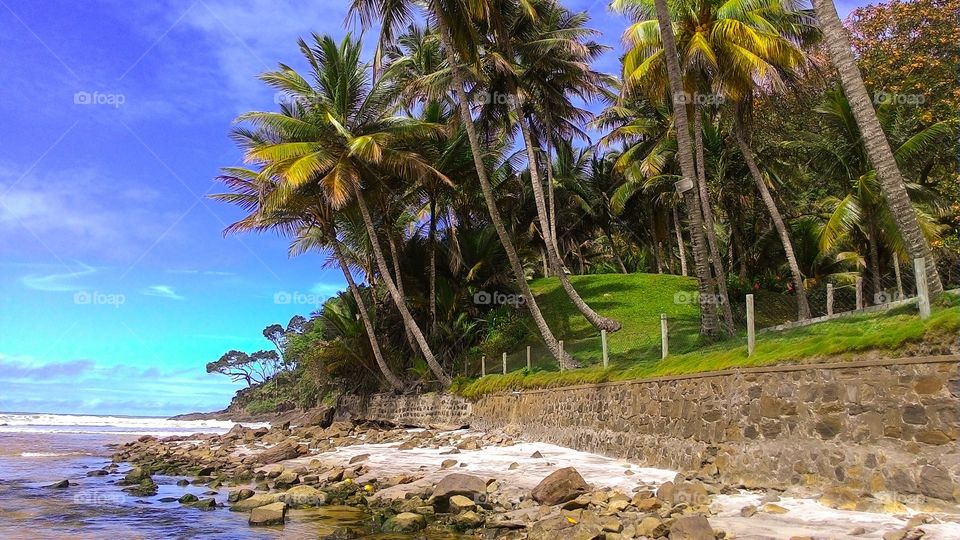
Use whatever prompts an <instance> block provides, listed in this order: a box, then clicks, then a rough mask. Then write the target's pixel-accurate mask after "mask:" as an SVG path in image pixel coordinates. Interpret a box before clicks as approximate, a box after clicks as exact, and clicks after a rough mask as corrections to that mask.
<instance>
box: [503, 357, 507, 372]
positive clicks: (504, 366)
mask: <svg viewBox="0 0 960 540" xmlns="http://www.w3.org/2000/svg"><path fill="white" fill-rule="evenodd" d="M503 374H504V375H506V374H507V353H506V352H504V353H503Z"/></svg>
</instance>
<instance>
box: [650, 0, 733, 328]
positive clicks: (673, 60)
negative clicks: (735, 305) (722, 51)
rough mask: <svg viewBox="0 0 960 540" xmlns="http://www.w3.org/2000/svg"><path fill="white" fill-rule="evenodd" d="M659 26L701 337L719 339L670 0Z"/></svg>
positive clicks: (660, 0)
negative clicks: (691, 246) (697, 291)
mask: <svg viewBox="0 0 960 540" xmlns="http://www.w3.org/2000/svg"><path fill="white" fill-rule="evenodd" d="M655 7H656V13H657V22H658V24H659V27H660V34H661V35H662V36H663V54H664V56H665V58H666V64H667V75H668V79H669V81H670V93H671V97H672V100H673V116H674V124H675V125H676V128H677V148H678V154H679V156H678V157H679V161H680V170H681V172H682V174H683V180H682V181H681V182H682V184H680V185H679V186H678V191H681V192H682V193H683V196H684V199H685V200H686V206H687V218H688V219H689V221H690V237H691V239H692V240H693V260H694V266H695V267H696V269H697V282H698V284H699V289H700V298H701V301H700V333H701V334H703V335H705V336H715V335H717V334H718V333H719V330H720V328H719V319H718V318H717V310H716V303H715V302H713V301H712V299H713V298H715V296H714V291H715V289H714V286H713V279H712V277H711V276H710V267H709V254H708V249H709V248H708V247H707V241H706V238H705V235H704V232H703V220H702V219H701V216H702V214H701V210H700V201H699V196H698V195H697V192H696V191H695V190H694V189H693V188H694V186H695V185H696V184H695V182H696V172H695V170H694V164H693V145H692V143H691V141H690V126H689V124H688V123H687V110H686V106H685V104H684V101H685V100H684V99H683V96H684V95H685V94H684V91H683V73H682V72H681V71H680V59H679V57H678V56H677V44H676V42H675V41H674V37H673V28H672V23H671V20H670V11H669V9H668V8H667V1H666V0H655Z"/></svg>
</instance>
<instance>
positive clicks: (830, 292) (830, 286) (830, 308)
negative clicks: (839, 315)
mask: <svg viewBox="0 0 960 540" xmlns="http://www.w3.org/2000/svg"><path fill="white" fill-rule="evenodd" d="M830 315H833V283H827V316H830Z"/></svg>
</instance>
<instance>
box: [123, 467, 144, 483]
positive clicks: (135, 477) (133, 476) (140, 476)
mask: <svg viewBox="0 0 960 540" xmlns="http://www.w3.org/2000/svg"><path fill="white" fill-rule="evenodd" d="M149 478H150V471H148V470H147V469H144V468H143V467H134V468H132V469H130V472H128V473H127V474H126V476H124V477H123V480H121V481H120V485H121V486H132V485H135V484H139V483H140V482H143V481H144V480H146V479H149Z"/></svg>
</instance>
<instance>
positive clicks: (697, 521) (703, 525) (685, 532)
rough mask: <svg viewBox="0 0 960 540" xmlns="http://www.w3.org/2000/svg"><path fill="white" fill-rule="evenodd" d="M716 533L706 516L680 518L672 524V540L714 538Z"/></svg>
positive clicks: (708, 539) (710, 539)
mask: <svg viewBox="0 0 960 540" xmlns="http://www.w3.org/2000/svg"><path fill="white" fill-rule="evenodd" d="M714 538H716V533H714V532H713V527H711V526H710V522H709V521H707V518H706V517H704V516H686V517H681V518H678V519H677V520H676V521H674V522H673V524H672V525H670V540H714Z"/></svg>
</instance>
